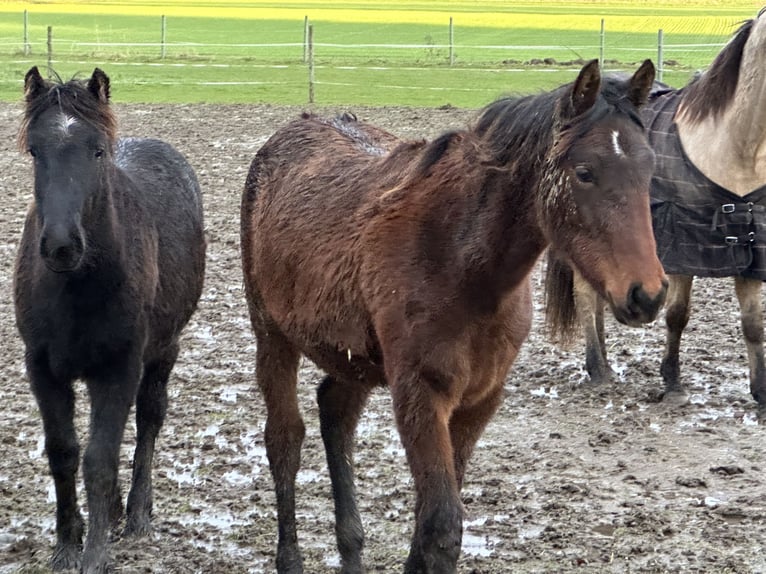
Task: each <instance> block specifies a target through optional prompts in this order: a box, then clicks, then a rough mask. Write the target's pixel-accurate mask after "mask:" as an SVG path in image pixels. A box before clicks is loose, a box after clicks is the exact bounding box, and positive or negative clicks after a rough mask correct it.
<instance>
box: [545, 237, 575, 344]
mask: <svg viewBox="0 0 766 574" xmlns="http://www.w3.org/2000/svg"><path fill="white" fill-rule="evenodd" d="M545 325H546V327H547V328H548V333H549V335H550V336H551V337H552V338H553V339H555V340H556V341H558V342H560V343H563V344H566V343H569V342H571V341H572V339H573V338H574V335H575V332H576V326H577V308H576V307H575V298H574V270H573V269H572V267H570V265H569V264H568V263H566V262H565V261H564V260H563V259H561V258H559V257H557V256H556V254H555V253H554V252H553V251H551V250H550V249H549V250H548V257H547V265H546V272H545Z"/></svg>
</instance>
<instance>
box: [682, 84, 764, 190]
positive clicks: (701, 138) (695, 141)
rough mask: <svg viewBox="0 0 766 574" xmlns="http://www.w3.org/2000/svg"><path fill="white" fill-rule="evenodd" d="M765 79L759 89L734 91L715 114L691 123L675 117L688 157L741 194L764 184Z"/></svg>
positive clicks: (725, 186) (707, 175)
mask: <svg viewBox="0 0 766 574" xmlns="http://www.w3.org/2000/svg"><path fill="white" fill-rule="evenodd" d="M762 95H763V96H764V97H766V82H764V86H763V87H762V89H760V90H757V93H756V90H752V89H751V90H750V93H747V94H739V93H738V94H736V96H735V98H734V100H733V101H732V103H731V105H730V106H729V107H728V108H727V109H726V110H725V111H724V112H723V113H722V114H721V115H719V116H718V117H707V118H705V119H704V120H702V121H700V122H697V123H692V122H689V121H688V120H686V119H685V118H683V117H681V116H680V115H679V116H677V117H676V126H677V128H678V135H679V137H680V138H681V145H682V146H683V148H684V152H685V153H686V155H687V157H688V158H689V160H690V161H691V162H692V163H693V164H694V165H695V167H697V169H699V170H700V171H701V172H702V173H703V174H704V175H705V176H706V177H707V178H708V179H710V180H711V181H714V182H715V183H717V184H718V185H720V186H721V187H723V188H725V189H728V190H729V191H731V192H732V193H735V194H737V195H740V196H743V195H746V194H748V193H750V192H751V191H753V190H755V189H758V188H759V187H762V186H763V185H766V106H763V105H760V103H759V102H761V101H763V100H762V98H761V96H762Z"/></svg>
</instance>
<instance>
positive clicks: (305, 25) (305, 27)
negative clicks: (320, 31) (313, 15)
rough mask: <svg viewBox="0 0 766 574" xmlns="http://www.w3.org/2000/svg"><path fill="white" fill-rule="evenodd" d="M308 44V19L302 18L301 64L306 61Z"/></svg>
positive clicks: (306, 17)
mask: <svg viewBox="0 0 766 574" xmlns="http://www.w3.org/2000/svg"><path fill="white" fill-rule="evenodd" d="M308 43H309V17H308V16H304V17H303V63H304V64H305V63H306V62H307V61H308V54H307V50H308Z"/></svg>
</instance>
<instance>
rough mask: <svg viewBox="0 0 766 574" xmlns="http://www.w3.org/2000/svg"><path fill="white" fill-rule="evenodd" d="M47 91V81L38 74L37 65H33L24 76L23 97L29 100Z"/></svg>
mask: <svg viewBox="0 0 766 574" xmlns="http://www.w3.org/2000/svg"><path fill="white" fill-rule="evenodd" d="M47 91H48V83H47V82H46V81H45V80H44V79H43V77H42V76H41V75H40V70H38V69H37V66H33V67H32V68H30V70H29V71H28V72H27V75H26V76H24V99H25V100H26V101H27V102H31V101H33V100H35V99H37V97H38V96H40V95H41V94H44V93H45V92H47Z"/></svg>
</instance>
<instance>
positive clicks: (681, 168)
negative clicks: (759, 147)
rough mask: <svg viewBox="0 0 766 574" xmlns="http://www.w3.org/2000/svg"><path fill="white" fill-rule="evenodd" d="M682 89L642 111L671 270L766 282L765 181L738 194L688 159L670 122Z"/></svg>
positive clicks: (656, 212)
mask: <svg viewBox="0 0 766 574" xmlns="http://www.w3.org/2000/svg"><path fill="white" fill-rule="evenodd" d="M682 94H683V91H678V90H668V91H659V92H657V93H656V94H655V95H654V96H653V98H652V100H651V101H650V103H649V104H648V105H647V106H645V107H644V109H643V111H642V115H643V121H644V125H645V126H646V128H647V130H648V135H649V141H650V143H651V146H652V148H653V149H654V153H655V156H656V159H655V172H654V177H653V178H652V189H651V209H652V224H653V226H654V236H655V239H656V241H657V254H658V256H659V258H660V261H661V262H662V265H663V266H664V268H665V272H666V273H669V274H680V275H695V276H698V277H731V276H735V275H741V276H743V277H748V278H754V279H761V280H766V185H765V186H763V187H760V188H758V189H756V190H754V191H752V192H750V193H748V194H747V195H745V196H743V197H740V196H738V195H735V194H734V193H732V192H730V191H729V190H727V189H724V188H723V187H721V186H719V185H717V184H716V183H714V182H712V181H710V180H709V179H708V178H707V177H705V176H704V175H703V174H702V173H701V172H700V171H699V170H698V169H697V168H696V167H695V166H694V165H692V163H691V162H690V161H689V159H688V158H687V157H686V154H685V153H684V150H683V148H682V147H681V139H680V138H679V136H678V132H677V130H676V124H675V121H674V118H675V114H676V110H677V109H678V104H679V102H680V100H681V96H682Z"/></svg>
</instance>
